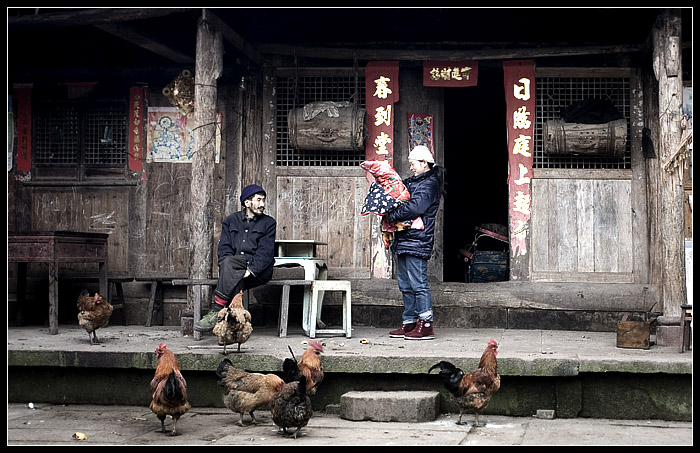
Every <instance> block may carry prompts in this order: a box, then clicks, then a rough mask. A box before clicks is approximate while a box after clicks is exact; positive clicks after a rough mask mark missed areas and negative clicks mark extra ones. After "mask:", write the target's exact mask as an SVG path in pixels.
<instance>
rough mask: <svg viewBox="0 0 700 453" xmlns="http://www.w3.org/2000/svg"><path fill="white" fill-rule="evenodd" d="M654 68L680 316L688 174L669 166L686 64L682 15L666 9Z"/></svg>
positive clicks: (670, 306) (662, 229)
mask: <svg viewBox="0 0 700 453" xmlns="http://www.w3.org/2000/svg"><path fill="white" fill-rule="evenodd" d="M652 33H653V46H654V47H653V69H654V75H655V76H656V79H657V81H658V83H659V102H658V114H659V123H658V125H659V135H658V140H657V142H658V147H657V153H658V157H659V166H658V171H659V172H660V174H659V176H658V182H659V185H660V187H659V190H660V192H659V193H660V200H659V209H660V215H659V226H658V237H660V239H661V244H660V245H661V250H662V252H661V261H662V264H661V269H662V272H663V276H662V279H661V286H662V288H661V301H662V306H663V313H664V316H665V317H669V316H673V317H677V316H680V313H681V310H680V306H681V304H685V303H686V287H685V259H684V250H685V249H684V240H683V239H684V217H683V179H682V173H681V167H679V168H665V167H666V166H665V164H667V163H669V161H670V160H671V159H672V158H673V157H674V155H675V154H676V151H677V149H678V147H679V146H680V144H681V133H682V129H681V118H682V115H683V110H682V109H683V72H682V65H681V46H680V41H681V15H680V10H678V9H666V10H663V11H662V12H661V13H660V14H659V17H658V19H657V21H656V24H655V25H654V29H653V32H652Z"/></svg>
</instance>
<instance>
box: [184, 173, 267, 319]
mask: <svg viewBox="0 0 700 453" xmlns="http://www.w3.org/2000/svg"><path fill="white" fill-rule="evenodd" d="M265 197H266V193H265V191H264V190H263V188H262V187H260V186H258V185H256V184H251V185H249V186H246V187H245V188H244V189H243V191H242V192H241V203H242V204H243V206H244V208H243V209H242V210H240V211H238V212H234V213H233V214H231V215H229V216H228V217H226V218H225V219H224V221H223V222H222V223H221V238H220V239H219V247H218V250H217V253H218V255H219V282H218V284H217V286H216V289H215V290H214V308H213V309H212V310H211V311H210V312H209V313H208V314H206V315H204V316H203V317H202V319H201V320H199V321H198V322H196V323H195V324H194V329H195V330H196V331H198V332H208V331H210V330H212V329H213V328H214V325H215V324H216V316H217V314H218V312H219V311H220V310H221V309H222V308H224V307H226V306H227V305H228V304H229V303H230V302H231V299H233V296H234V295H236V294H238V293H239V292H240V291H242V290H246V289H250V288H255V287H256V286H260V285H264V284H265V283H267V282H269V281H270V279H272V268H273V266H274V264H275V235H276V234H277V221H276V220H275V219H273V218H272V217H270V216H269V215H267V214H264V211H265Z"/></svg>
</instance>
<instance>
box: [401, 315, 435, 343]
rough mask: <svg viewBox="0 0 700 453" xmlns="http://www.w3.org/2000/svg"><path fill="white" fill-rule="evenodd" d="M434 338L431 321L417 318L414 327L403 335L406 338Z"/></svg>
mask: <svg viewBox="0 0 700 453" xmlns="http://www.w3.org/2000/svg"><path fill="white" fill-rule="evenodd" d="M433 338H435V332H433V321H423V320H422V319H419V320H418V323H417V324H416V328H415V329H413V330H412V331H410V332H408V333H407V334H406V335H404V339H406V340H432V339H433Z"/></svg>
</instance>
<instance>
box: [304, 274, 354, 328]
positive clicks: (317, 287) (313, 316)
mask: <svg viewBox="0 0 700 453" xmlns="http://www.w3.org/2000/svg"><path fill="white" fill-rule="evenodd" d="M325 291H343V328H342V329H323V328H321V329H319V328H317V327H318V325H317V324H318V323H319V321H320V320H319V318H320V313H321V304H322V303H323V294H324V292H325ZM351 300H352V296H351V292H350V281H348V280H314V282H313V283H312V284H311V302H310V305H311V307H309V308H310V310H304V312H307V313H309V318H308V322H307V323H306V324H307V325H308V331H307V332H306V333H307V335H308V336H309V337H311V338H316V334H317V333H324V334H325V333H330V334H338V333H339V334H344V335H345V337H346V338H350V337H351V336H352V317H351Z"/></svg>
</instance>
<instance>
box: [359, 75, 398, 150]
mask: <svg viewBox="0 0 700 453" xmlns="http://www.w3.org/2000/svg"><path fill="white" fill-rule="evenodd" d="M398 101H399V62H398V61H372V62H369V63H368V64H367V67H366V68H365V107H366V109H367V133H368V136H369V137H368V138H367V140H366V141H365V156H366V159H367V160H389V161H391V160H392V159H393V157H394V103H395V102H398Z"/></svg>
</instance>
